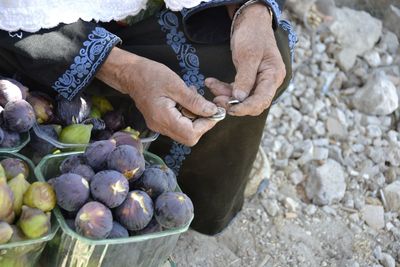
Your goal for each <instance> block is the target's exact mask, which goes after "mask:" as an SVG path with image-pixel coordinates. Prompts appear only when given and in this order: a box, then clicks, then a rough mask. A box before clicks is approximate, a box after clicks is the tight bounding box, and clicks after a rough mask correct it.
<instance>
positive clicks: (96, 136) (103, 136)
mask: <svg viewBox="0 0 400 267" xmlns="http://www.w3.org/2000/svg"><path fill="white" fill-rule="evenodd" d="M92 136H93V140H96V141H101V140H107V139H110V138H111V136H112V132H111V131H110V130H100V131H94V133H93V135H92Z"/></svg>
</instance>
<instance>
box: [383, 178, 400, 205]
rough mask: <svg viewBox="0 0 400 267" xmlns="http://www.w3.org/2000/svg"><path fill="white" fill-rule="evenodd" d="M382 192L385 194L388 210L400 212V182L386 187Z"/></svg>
mask: <svg viewBox="0 0 400 267" xmlns="http://www.w3.org/2000/svg"><path fill="white" fill-rule="evenodd" d="M383 192H384V193H385V198H386V202H387V205H388V208H389V209H390V210H391V211H397V212H400V181H395V182H393V183H391V184H390V185H388V186H386V187H385V189H384V190H383Z"/></svg>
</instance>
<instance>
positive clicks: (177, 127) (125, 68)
mask: <svg viewBox="0 0 400 267" xmlns="http://www.w3.org/2000/svg"><path fill="white" fill-rule="evenodd" d="M121 62H122V63H121ZM97 77H98V78H99V79H100V80H102V81H104V82H105V83H107V84H109V85H110V86H111V87H113V88H115V89H116V90H118V91H120V92H122V93H125V94H129V95H130V96H131V98H132V99H133V100H134V101H135V104H136V106H137V108H138V109H139V110H140V112H141V113H142V114H143V117H144V118H145V120H146V124H147V126H148V127H149V128H150V129H151V130H153V131H156V132H159V133H161V134H163V135H167V136H169V137H170V138H172V139H174V140H176V141H178V142H180V143H182V144H185V145H188V146H193V145H195V144H196V143H197V142H198V141H199V139H200V137H201V136H202V135H203V134H204V133H206V132H207V131H208V130H210V129H211V128H213V127H214V126H215V124H216V122H215V121H211V120H208V119H204V118H199V119H196V120H195V121H191V120H190V119H188V118H186V117H184V116H182V114H181V113H180V112H179V111H178V109H177V107H176V106H177V103H178V104H180V105H181V106H183V107H184V108H186V109H187V110H189V111H191V112H192V113H194V114H197V115H199V116H201V117H209V116H212V115H214V114H215V113H216V112H217V107H216V105H215V104H214V103H212V102H209V101H207V100H205V99H204V98H203V97H202V96H201V95H200V94H198V93H197V92H196V91H195V90H191V89H190V88H188V87H187V86H186V85H185V83H184V82H183V80H182V79H181V78H180V77H179V76H178V75H177V74H176V73H175V72H173V71H172V70H170V69H169V68H168V67H167V66H165V65H163V64H160V63H158V62H155V61H152V60H149V59H146V58H143V57H138V56H136V55H134V54H132V53H129V52H126V51H123V50H121V49H118V48H114V49H113V50H112V52H111V54H110V56H109V57H108V59H107V60H106V62H105V64H104V65H103V66H102V68H101V69H100V71H99V72H98V75H97Z"/></svg>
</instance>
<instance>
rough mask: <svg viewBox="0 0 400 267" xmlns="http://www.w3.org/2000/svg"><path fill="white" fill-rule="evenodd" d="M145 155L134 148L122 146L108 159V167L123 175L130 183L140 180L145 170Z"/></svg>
mask: <svg viewBox="0 0 400 267" xmlns="http://www.w3.org/2000/svg"><path fill="white" fill-rule="evenodd" d="M145 164H146V163H145V160H144V157H143V154H142V153H140V151H139V150H137V149H136V148H135V147H133V146H128V145H121V146H118V147H117V148H115V149H114V150H113V151H112V152H111V153H110V154H109V155H108V157H107V166H108V168H109V169H111V170H116V171H119V172H120V173H122V174H123V175H124V176H125V177H126V178H127V179H128V180H129V181H134V180H136V179H138V178H139V177H140V176H141V175H142V173H143V172H144V169H145Z"/></svg>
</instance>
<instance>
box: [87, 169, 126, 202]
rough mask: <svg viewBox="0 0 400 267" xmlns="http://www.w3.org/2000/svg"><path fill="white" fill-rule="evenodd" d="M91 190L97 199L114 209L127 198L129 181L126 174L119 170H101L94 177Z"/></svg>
mask: <svg viewBox="0 0 400 267" xmlns="http://www.w3.org/2000/svg"><path fill="white" fill-rule="evenodd" d="M90 190H91V193H92V196H93V198H94V199H95V200H97V201H100V202H101V203H103V204H104V205H106V206H107V207H109V208H111V209H112V208H115V207H118V206H119V205H121V204H122V202H124V200H125V199H126V196H127V195H128V192H129V183H128V180H126V178H125V176H123V175H122V174H121V173H119V172H117V171H112V170H107V171H101V172H98V173H96V175H95V176H94V177H93V179H92V181H91V183H90Z"/></svg>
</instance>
